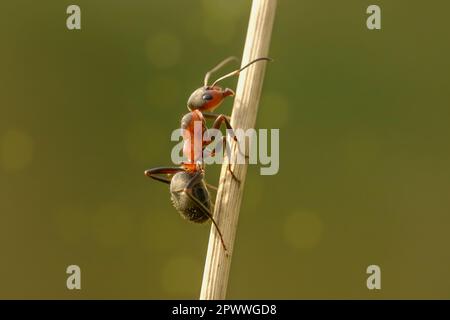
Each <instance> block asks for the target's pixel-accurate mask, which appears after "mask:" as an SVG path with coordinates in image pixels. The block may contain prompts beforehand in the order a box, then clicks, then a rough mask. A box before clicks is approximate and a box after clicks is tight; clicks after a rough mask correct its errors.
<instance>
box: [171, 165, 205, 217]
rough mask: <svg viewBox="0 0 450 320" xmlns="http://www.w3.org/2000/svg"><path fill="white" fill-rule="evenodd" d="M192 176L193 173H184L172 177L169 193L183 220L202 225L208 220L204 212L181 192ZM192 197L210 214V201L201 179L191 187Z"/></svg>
mask: <svg viewBox="0 0 450 320" xmlns="http://www.w3.org/2000/svg"><path fill="white" fill-rule="evenodd" d="M194 175H195V173H189V172H185V171H182V172H178V173H176V174H175V175H174V176H173V177H172V181H171V183H170V193H171V198H172V203H173V206H174V207H175V209H177V211H178V212H179V213H180V214H181V215H182V216H183V217H184V218H186V219H187V220H189V221H192V222H197V223H202V222H205V221H207V220H208V218H209V217H208V215H207V214H206V213H205V210H204V209H203V210H202V209H201V208H200V207H201V206H199V204H198V203H196V202H195V201H194V200H193V199H191V198H190V197H189V196H188V195H187V194H186V192H184V191H182V190H183V189H184V188H185V187H186V186H187V184H188V183H189V181H191V179H192V177H194ZM192 196H193V198H195V199H197V200H198V201H199V202H200V203H202V204H203V206H204V207H205V208H206V209H207V210H209V212H211V207H212V205H211V200H210V198H209V192H208V189H207V187H206V185H205V182H204V181H203V179H201V180H200V179H199V180H198V182H197V183H196V184H195V185H193V186H192Z"/></svg>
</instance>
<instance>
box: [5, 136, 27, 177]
mask: <svg viewBox="0 0 450 320" xmlns="http://www.w3.org/2000/svg"><path fill="white" fill-rule="evenodd" d="M32 159H33V141H32V139H31V137H30V136H29V135H28V134H27V133H26V132H24V131H21V130H16V129H12V130H9V131H7V132H6V133H5V134H3V136H2V137H1V141H0V166H1V167H2V168H3V170H5V171H6V172H16V171H20V170H22V169H24V168H26V167H27V166H28V165H29V164H30V163H31V161H32Z"/></svg>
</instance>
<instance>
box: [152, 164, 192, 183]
mask: <svg viewBox="0 0 450 320" xmlns="http://www.w3.org/2000/svg"><path fill="white" fill-rule="evenodd" d="M181 171H184V169H183V168H180V167H158V168H153V169H148V170H145V172H144V174H145V175H146V176H147V177H149V178H152V179H154V180H156V181H160V182H164V183H167V184H170V181H171V178H168V177H161V176H160V175H162V174H164V175H169V174H175V173H177V172H181Z"/></svg>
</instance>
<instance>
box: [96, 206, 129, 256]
mask: <svg viewBox="0 0 450 320" xmlns="http://www.w3.org/2000/svg"><path fill="white" fill-rule="evenodd" d="M132 229H133V225H132V222H131V220H130V214H129V212H128V210H126V209H125V208H123V207H122V206H120V205H118V204H114V203H110V204H105V205H103V206H101V207H100V208H99V209H98V210H97V211H96V212H95V213H94V215H93V217H92V233H93V234H94V237H95V238H96V239H97V241H98V242H99V243H100V244H101V245H103V246H105V247H110V248H111V247H112V248H115V247H119V246H122V245H124V244H126V243H127V241H129V240H130V235H131V234H132Z"/></svg>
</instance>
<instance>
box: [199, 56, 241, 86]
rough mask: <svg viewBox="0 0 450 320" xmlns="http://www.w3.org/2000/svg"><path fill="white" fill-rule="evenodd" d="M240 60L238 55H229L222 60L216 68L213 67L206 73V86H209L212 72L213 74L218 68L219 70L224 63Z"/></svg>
mask: <svg viewBox="0 0 450 320" xmlns="http://www.w3.org/2000/svg"><path fill="white" fill-rule="evenodd" d="M233 60H235V61H238V58H236V57H233V56H232V57H228V58H226V59H225V60H223V61H222V62H220V63H219V64H218V65H217V66H215V67H214V68H212V69H211V70H209V71H208V72H207V73H206V74H205V80H204V83H205V87H207V86H208V81H209V77H210V76H211V74H213V73H214V72H216V71H217V70H219V69H220V68H222V67H223V66H224V65H226V64H227V63H229V62H231V61H233Z"/></svg>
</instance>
